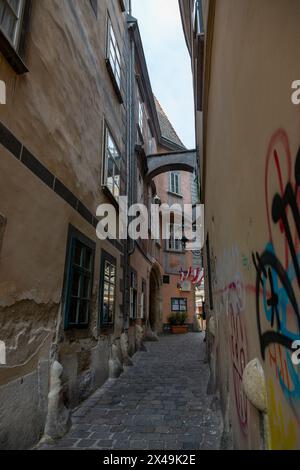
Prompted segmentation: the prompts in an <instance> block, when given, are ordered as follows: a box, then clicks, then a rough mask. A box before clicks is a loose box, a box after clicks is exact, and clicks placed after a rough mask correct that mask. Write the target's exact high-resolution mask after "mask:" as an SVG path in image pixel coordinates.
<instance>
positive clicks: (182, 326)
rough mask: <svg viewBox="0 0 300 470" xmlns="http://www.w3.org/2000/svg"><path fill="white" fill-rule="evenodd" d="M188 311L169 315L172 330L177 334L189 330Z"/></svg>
mask: <svg viewBox="0 0 300 470" xmlns="http://www.w3.org/2000/svg"><path fill="white" fill-rule="evenodd" d="M186 321H187V313H172V314H171V315H170V316H169V323H170V325H171V331H172V333H173V334H175V335H183V334H186V333H187V332H188V326H187V325H186Z"/></svg>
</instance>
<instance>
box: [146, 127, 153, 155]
mask: <svg viewBox="0 0 300 470" xmlns="http://www.w3.org/2000/svg"><path fill="white" fill-rule="evenodd" d="M147 140H148V155H152V154H153V153H154V143H153V136H152V132H151V129H150V126H149V124H148V126H147Z"/></svg>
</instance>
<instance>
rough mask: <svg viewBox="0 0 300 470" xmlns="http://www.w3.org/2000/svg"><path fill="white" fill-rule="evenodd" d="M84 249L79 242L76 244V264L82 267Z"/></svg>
mask: <svg viewBox="0 0 300 470" xmlns="http://www.w3.org/2000/svg"><path fill="white" fill-rule="evenodd" d="M82 256H83V247H82V245H81V243H79V242H78V241H76V242H75V251H74V264H77V266H81V265H82Z"/></svg>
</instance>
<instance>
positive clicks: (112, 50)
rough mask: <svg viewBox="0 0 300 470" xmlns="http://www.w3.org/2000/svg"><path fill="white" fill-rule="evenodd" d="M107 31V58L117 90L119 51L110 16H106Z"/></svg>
mask: <svg viewBox="0 0 300 470" xmlns="http://www.w3.org/2000/svg"><path fill="white" fill-rule="evenodd" d="M107 31H108V32H107V59H108V60H109V63H110V66H111V69H112V73H113V75H114V77H115V81H116V84H117V86H118V88H119V90H121V81H122V80H121V72H122V66H121V52H120V48H119V46H118V42H117V39H116V35H115V32H114V28H113V25H112V21H111V19H110V17H108V27H107Z"/></svg>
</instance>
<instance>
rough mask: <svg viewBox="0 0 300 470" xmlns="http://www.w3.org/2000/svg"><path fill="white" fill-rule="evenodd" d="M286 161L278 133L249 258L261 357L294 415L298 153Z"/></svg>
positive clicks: (298, 388)
mask: <svg viewBox="0 0 300 470" xmlns="http://www.w3.org/2000/svg"><path fill="white" fill-rule="evenodd" d="M292 162H293V159H292V155H291V151H290V145H289V140H288V137H287V134H286V133H285V131H284V130H279V131H277V132H276V133H275V135H274V136H273V137H272V139H271V142H270V145H269V149H268V155H267V162H266V173H265V196H266V210H267V221H268V230H269V240H268V243H267V245H266V247H265V249H264V251H263V252H262V253H260V254H259V253H255V254H253V263H254V266H255V269H256V316H257V328H258V334H259V341H260V348H261V355H262V358H263V360H264V361H267V360H268V361H269V365H270V367H271V369H273V370H274V371H275V377H276V380H277V381H278V383H279V385H280V387H281V389H282V392H283V393H284V395H285V397H286V398H287V399H288V401H289V403H290V405H291V407H292V410H293V411H294V413H295V414H296V416H297V415H299V407H298V406H297V405H298V404H299V401H298V400H299V399H300V374H299V372H300V368H299V366H296V365H294V364H293V362H292V352H293V350H292V344H293V342H294V341H295V340H297V339H299V338H300V312H299V305H298V303H299V302H298V301H299V288H300V253H299V239H300V216H299V205H300V204H299V201H300V191H299V187H300V150H299V152H298V154H297V156H296V158H295V164H294V165H293V163H292ZM290 434H291V433H290Z"/></svg>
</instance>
